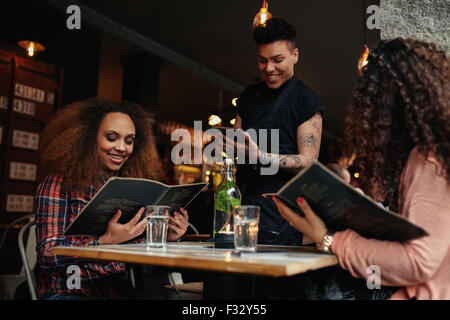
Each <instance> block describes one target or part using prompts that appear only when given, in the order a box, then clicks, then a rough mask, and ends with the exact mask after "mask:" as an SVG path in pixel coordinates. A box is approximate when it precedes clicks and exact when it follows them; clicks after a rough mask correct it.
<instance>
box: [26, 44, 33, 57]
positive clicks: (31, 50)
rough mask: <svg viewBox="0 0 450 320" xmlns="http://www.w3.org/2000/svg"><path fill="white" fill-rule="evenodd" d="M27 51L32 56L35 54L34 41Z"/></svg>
mask: <svg viewBox="0 0 450 320" xmlns="http://www.w3.org/2000/svg"><path fill="white" fill-rule="evenodd" d="M27 52H28V55H29V56H30V57H32V56H34V42H30V44H29V45H28V48H27Z"/></svg>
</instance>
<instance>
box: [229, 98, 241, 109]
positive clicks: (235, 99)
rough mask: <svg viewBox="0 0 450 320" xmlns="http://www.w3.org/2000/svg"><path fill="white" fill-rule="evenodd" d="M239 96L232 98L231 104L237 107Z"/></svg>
mask: <svg viewBox="0 0 450 320" xmlns="http://www.w3.org/2000/svg"><path fill="white" fill-rule="evenodd" d="M238 99H239V97H236V98H233V100H231V104H232V105H233V106H235V107H237V101H238Z"/></svg>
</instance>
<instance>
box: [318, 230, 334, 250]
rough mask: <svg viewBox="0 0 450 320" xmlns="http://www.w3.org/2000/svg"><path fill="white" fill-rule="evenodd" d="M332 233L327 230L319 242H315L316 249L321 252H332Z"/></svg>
mask: <svg viewBox="0 0 450 320" xmlns="http://www.w3.org/2000/svg"><path fill="white" fill-rule="evenodd" d="M333 238H334V237H333V234H331V233H329V232H327V233H325V235H324V236H323V238H322V241H321V242H320V243H317V244H316V247H317V249H319V250H320V251H323V252H327V253H332V251H331V247H332V246H333Z"/></svg>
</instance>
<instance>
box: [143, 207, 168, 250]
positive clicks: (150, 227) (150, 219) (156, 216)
mask: <svg viewBox="0 0 450 320" xmlns="http://www.w3.org/2000/svg"><path fill="white" fill-rule="evenodd" d="M170 209H171V208H170V207H169V206H146V207H145V211H144V214H145V217H146V219H147V246H149V247H152V248H164V247H165V246H166V242H167V229H168V226H169V217H170Z"/></svg>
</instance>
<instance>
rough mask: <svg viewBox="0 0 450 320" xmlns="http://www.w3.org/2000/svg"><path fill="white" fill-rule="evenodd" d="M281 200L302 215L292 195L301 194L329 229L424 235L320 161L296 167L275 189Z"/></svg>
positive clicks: (401, 237) (392, 236) (386, 236)
mask: <svg viewBox="0 0 450 320" xmlns="http://www.w3.org/2000/svg"><path fill="white" fill-rule="evenodd" d="M264 196H277V197H278V198H279V199H280V200H281V201H283V203H285V204H286V205H287V206H288V207H290V208H291V209H293V210H294V211H295V212H297V213H298V214H300V215H303V212H302V211H301V209H300V207H299V206H298V205H297V201H296V199H297V198H298V197H303V198H304V199H306V201H308V204H309V205H310V207H311V209H312V210H313V211H314V212H315V213H316V214H317V215H318V216H319V217H320V218H321V219H322V220H323V221H324V223H325V224H326V226H327V228H328V229H330V231H334V232H335V231H341V230H345V229H352V230H354V231H356V232H358V233H359V234H360V235H362V236H364V237H366V238H375V239H379V240H390V241H400V242H403V241H407V240H412V239H416V238H420V237H423V236H426V235H428V233H427V232H426V231H425V230H423V229H422V228H420V227H418V226H416V225H414V224H413V223H411V222H410V221H408V220H407V219H405V218H404V217H402V216H400V215H399V214H397V213H394V212H392V211H389V210H387V209H385V208H384V207H383V206H381V205H380V204H378V203H377V202H375V201H373V200H372V199H371V198H369V197H367V196H366V195H364V194H362V193H360V192H358V191H357V190H356V189H355V188H354V187H352V186H351V185H349V184H347V183H346V182H345V181H343V180H342V179H341V178H339V177H338V176H337V175H335V174H334V173H333V172H331V171H330V170H329V169H328V168H326V167H325V166H324V165H322V164H321V163H320V162H318V161H315V162H314V163H312V164H311V165H309V166H308V167H306V168H304V169H303V170H302V171H300V172H299V173H298V174H297V175H296V176H295V177H294V178H292V179H291V180H290V181H289V182H287V183H286V184H285V185H284V186H283V187H282V188H281V189H280V190H279V191H278V192H277V193H274V194H265V195H264Z"/></svg>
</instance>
